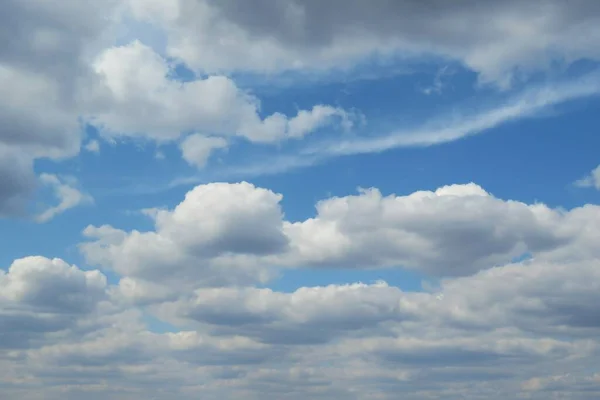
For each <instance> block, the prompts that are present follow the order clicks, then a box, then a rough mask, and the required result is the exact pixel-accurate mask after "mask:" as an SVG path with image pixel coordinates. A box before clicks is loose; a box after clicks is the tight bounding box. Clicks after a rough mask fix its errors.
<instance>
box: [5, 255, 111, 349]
mask: <svg viewBox="0 0 600 400" xmlns="http://www.w3.org/2000/svg"><path fill="white" fill-rule="evenodd" d="M0 288H1V290H0V314H1V315H2V318H0V319H1V320H2V322H1V323H0V336H1V337H2V338H3V340H2V341H0V342H1V345H0V347H2V348H5V349H6V348H11V347H16V348H19V347H22V346H35V345H36V343H37V345H40V343H41V344H43V343H44V340H47V341H48V343H51V342H52V340H53V339H52V335H58V336H60V334H58V333H59V332H64V331H65V330H67V329H72V328H74V327H75V326H76V324H77V322H78V320H79V319H80V318H83V317H85V316H86V315H88V314H90V313H92V312H93V311H94V310H95V308H96V307H97V306H98V305H99V303H100V302H101V301H103V300H104V299H106V298H107V296H106V289H107V281H106V277H105V276H104V275H103V274H101V273H100V272H98V271H82V270H80V269H79V268H77V267H75V266H71V265H69V264H67V263H66V262H64V261H63V260H61V259H47V258H44V257H26V258H22V259H19V260H15V261H14V262H13V263H12V264H11V265H10V267H9V268H8V270H7V271H6V272H4V271H2V270H0Z"/></svg>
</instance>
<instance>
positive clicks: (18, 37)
mask: <svg viewBox="0 0 600 400" xmlns="http://www.w3.org/2000/svg"><path fill="white" fill-rule="evenodd" d="M116 5H117V1H114V0H109V1H106V2H102V4H99V3H96V2H92V1H87V0H84V1H71V0H68V1H38V0H26V1H19V0H8V1H6V2H4V3H3V4H2V13H1V14H2V17H0V26H1V28H0V43H1V44H0V85H1V86H2V88H3V90H4V91H5V93H10V96H3V97H2V98H1V99H0V120H2V126H0V154H2V156H1V157H0V158H1V159H2V162H0V163H1V164H2V165H1V166H0V171H1V172H0V182H2V183H1V184H0V185H1V187H0V214H13V213H14V211H15V210H14V208H15V204H23V203H24V200H26V199H27V195H28V194H30V193H31V192H32V190H33V189H32V188H33V187H34V186H35V178H34V176H33V173H32V163H33V160H34V159H38V158H50V159H61V158H64V157H70V156H73V155H75V154H77V153H78V151H79V146H80V140H81V139H80V127H79V123H78V120H77V117H78V113H79V108H80V107H81V103H80V101H79V100H80V99H79V85H80V83H81V82H84V81H86V80H88V79H89V78H90V72H91V70H90V69H89V63H88V57H89V55H90V54H93V53H94V52H95V51H96V48H97V46H98V45H100V44H101V42H103V41H104V36H105V35H104V33H105V32H107V31H108V30H109V28H110V26H111V23H110V20H111V18H112V15H113V12H114V10H115V8H114V7H115V6H116ZM7 153H8V154H9V155H10V157H9V160H6V158H5V155H4V154H7ZM5 163H10V164H12V165H14V166H15V167H11V168H10V169H8V168H5V165H4V164H5Z"/></svg>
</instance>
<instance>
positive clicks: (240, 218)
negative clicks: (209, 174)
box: [80, 182, 288, 300]
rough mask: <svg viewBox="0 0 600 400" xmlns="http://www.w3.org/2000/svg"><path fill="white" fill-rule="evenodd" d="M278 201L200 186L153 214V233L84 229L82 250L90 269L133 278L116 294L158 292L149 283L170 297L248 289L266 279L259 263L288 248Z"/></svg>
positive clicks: (248, 188)
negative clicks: (187, 291)
mask: <svg viewBox="0 0 600 400" xmlns="http://www.w3.org/2000/svg"><path fill="white" fill-rule="evenodd" d="M280 200H281V195H278V194H275V193H273V192H271V191H270V190H266V189H262V188H257V187H255V186H253V185H251V184H249V183H245V182H244V183H239V184H226V183H213V184H209V185H204V186H198V187H197V188H195V189H194V190H192V191H190V192H188V193H187V194H186V197H185V199H184V200H183V201H182V202H181V203H180V204H179V205H178V206H177V207H175V208H174V209H173V210H153V212H151V213H150V215H151V216H152V217H153V219H154V224H155V230H154V231H149V232H139V231H132V232H125V231H122V230H119V229H116V228H113V227H111V226H100V227H94V226H89V227H87V228H86V229H85V231H84V234H85V235H86V236H87V237H88V238H89V239H90V241H89V242H85V243H83V244H81V245H80V248H81V250H82V252H83V254H84V255H85V257H86V259H87V261H88V262H89V263H91V264H94V265H100V266H102V267H104V268H107V269H110V270H113V271H115V272H117V273H118V274H120V275H121V276H123V277H130V278H131V279H132V280H130V281H128V282H127V283H125V282H122V285H121V286H122V290H121V293H122V294H125V295H127V294H130V295H135V296H138V297H140V299H141V300H143V299H146V298H148V297H150V298H152V297H156V295H157V293H160V292H157V291H156V290H150V289H151V288H152V287H153V285H152V284H149V283H147V282H154V283H156V282H160V283H161V284H165V285H166V286H167V287H168V288H169V290H167V293H170V294H171V295H172V294H173V293H174V294H177V293H179V292H180V291H181V288H183V287H201V286H222V285H231V284H236V285H252V284H255V283H259V282H263V281H266V280H267V279H268V277H270V275H271V273H270V272H269V268H268V266H267V265H265V264H264V263H263V262H262V260H261V259H260V257H261V256H264V255H267V254H278V253H280V252H284V251H285V250H286V249H287V246H288V238H287V237H286V235H285V234H284V232H283V215H282V211H281V208H280V206H279V201H280ZM123 285H126V286H123ZM132 287H135V288H136V289H135V290H132ZM144 288H148V290H145V289H144ZM167 293H165V294H164V295H165V296H168V295H167ZM134 300H135V299H134Z"/></svg>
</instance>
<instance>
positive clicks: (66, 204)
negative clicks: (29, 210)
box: [36, 174, 94, 222]
mask: <svg viewBox="0 0 600 400" xmlns="http://www.w3.org/2000/svg"><path fill="white" fill-rule="evenodd" d="M40 181H41V182H42V184H44V185H45V186H49V187H51V188H52V189H53V191H54V196H55V197H56V198H57V199H58V201H59V203H58V204H57V205H56V206H53V207H50V208H48V209H46V210H44V211H43V212H42V213H41V214H39V215H38V216H37V217H36V220H37V221H38V222H48V221H49V220H51V219H52V218H54V217H56V216H57V215H58V214H62V213H63V212H65V211H67V210H69V209H71V208H74V207H78V206H80V205H84V204H91V203H93V202H94V199H93V198H92V197H91V196H90V195H88V194H85V193H83V192H81V191H79V189H77V188H76V187H75V186H74V185H76V184H77V181H76V180H73V179H70V182H69V181H65V180H64V179H61V178H59V177H58V176H56V175H52V174H42V175H40Z"/></svg>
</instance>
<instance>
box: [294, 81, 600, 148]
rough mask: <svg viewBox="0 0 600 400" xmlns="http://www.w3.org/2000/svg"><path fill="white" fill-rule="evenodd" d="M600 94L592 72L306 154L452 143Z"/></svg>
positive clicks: (321, 144) (340, 142) (328, 145)
mask: <svg viewBox="0 0 600 400" xmlns="http://www.w3.org/2000/svg"><path fill="white" fill-rule="evenodd" d="M598 94H600V75H599V74H592V75H588V76H586V77H584V78H582V79H579V80H576V81H573V82H569V83H563V84H559V85H556V86H546V87H542V88H536V89H530V90H527V91H526V92H524V93H522V94H521V95H519V96H516V97H513V98H511V99H509V100H508V101H506V102H505V103H503V104H501V105H500V106H495V107H491V108H488V109H486V110H483V111H480V112H475V113H472V114H463V115H454V116H451V117H449V118H448V117H446V118H440V119H437V120H435V122H432V123H428V124H425V125H423V126H421V127H417V128H414V129H404V130H399V131H395V132H392V133H390V134H387V135H381V136H373V137H367V138H357V139H352V140H345V141H336V142H330V143H326V144H325V143H320V144H318V145H315V146H312V147H311V148H309V149H307V150H306V153H308V154H317V155H321V156H324V157H333V156H341V155H351V154H365V153H379V152H382V151H386V150H390V149H394V148H400V147H426V146H432V145H436V144H442V143H447V142H452V141H455V140H459V139H462V138H464V137H468V136H473V135H476V134H480V133H483V132H485V131H488V130H490V129H492V128H496V127H498V126H500V125H503V124H505V123H508V122H512V121H517V120H520V119H525V118H532V117H535V116H538V115H539V114H540V113H542V112H544V111H547V110H548V109H549V108H551V107H553V106H557V105H560V104H561V103H566V102H568V101H572V100H576V99H579V98H583V97H589V96H595V95H598Z"/></svg>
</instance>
